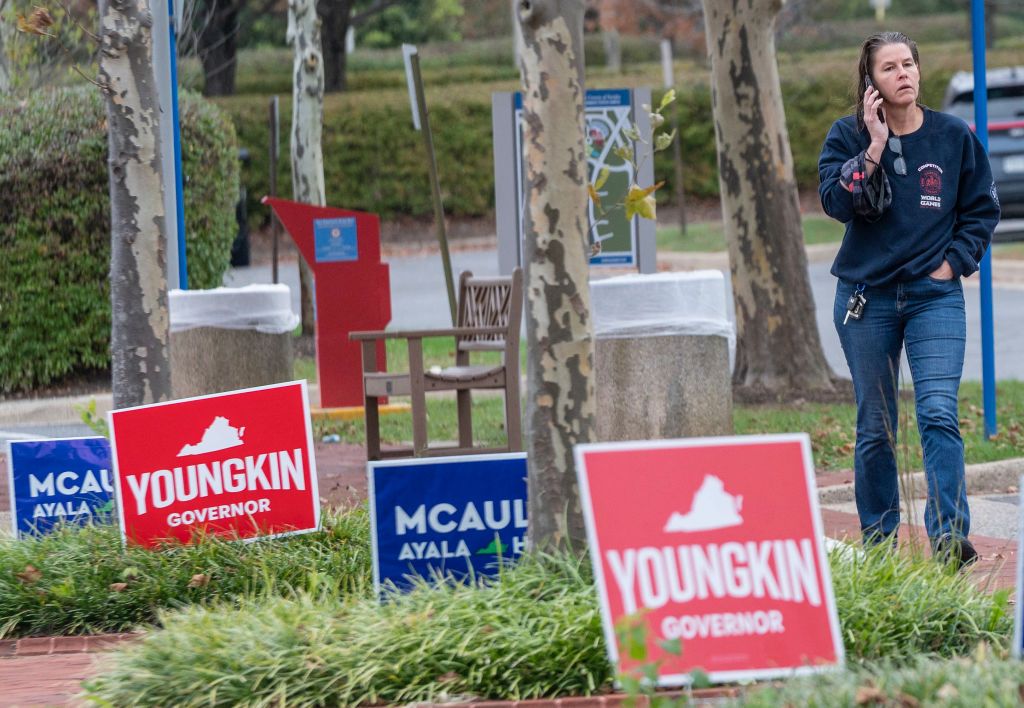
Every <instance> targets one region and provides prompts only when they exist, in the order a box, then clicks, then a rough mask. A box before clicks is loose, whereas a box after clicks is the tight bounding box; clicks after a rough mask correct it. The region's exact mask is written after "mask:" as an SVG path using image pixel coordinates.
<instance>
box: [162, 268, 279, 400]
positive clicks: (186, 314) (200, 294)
mask: <svg viewBox="0 0 1024 708" xmlns="http://www.w3.org/2000/svg"><path fill="white" fill-rule="evenodd" d="M169 301H170V316H171V328H170V329H171V341H170V350H171V388H172V390H173V393H174V397H175V398H188V397H191V396H201V395H204V394H209V393H220V392H221V391H234V390H237V389H242V388H252V387H255V386H265V385H268V384H273V383H280V382H283V381H291V380H292V379H294V378H295V376H294V372H293V360H292V330H294V329H295V327H296V326H297V325H298V322H299V319H298V317H297V316H296V315H295V314H294V313H292V311H291V300H290V291H289V289H288V286H287V285H249V286H246V287H244V288H216V289H214V290H172V291H171V292H170V294H169Z"/></svg>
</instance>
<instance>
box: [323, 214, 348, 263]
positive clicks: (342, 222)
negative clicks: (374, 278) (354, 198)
mask: <svg viewBox="0 0 1024 708" xmlns="http://www.w3.org/2000/svg"><path fill="white" fill-rule="evenodd" d="M313 241H314V243H315V244H316V262H317V263H336V262H338V261H356V260H359V241H358V239H357V237H356V219H355V217H354V216H344V217H341V218H337V219H314V220H313Z"/></svg>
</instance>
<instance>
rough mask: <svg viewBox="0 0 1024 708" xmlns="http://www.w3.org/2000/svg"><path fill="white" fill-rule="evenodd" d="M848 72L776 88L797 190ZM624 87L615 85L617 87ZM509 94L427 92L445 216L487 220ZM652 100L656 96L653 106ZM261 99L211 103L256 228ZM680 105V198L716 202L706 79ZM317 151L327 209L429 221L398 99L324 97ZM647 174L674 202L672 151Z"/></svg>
mask: <svg viewBox="0 0 1024 708" xmlns="http://www.w3.org/2000/svg"><path fill="white" fill-rule="evenodd" d="M852 66H853V62H852V61H847V62H845V63H844V70H838V71H829V72H819V73H818V74H817V75H813V76H808V77H804V78H792V79H787V80H784V81H783V85H782V91H783V100H784V104H785V109H786V120H787V125H788V128H789V137H790V142H791V145H792V150H793V158H794V164H795V168H796V177H797V182H798V184H799V186H800V188H801V189H812V190H813V189H816V188H817V184H818V174H817V161H818V153H819V151H820V150H821V144H822V142H823V141H824V139H825V134H826V133H827V132H828V129H829V126H830V125H831V123H832V121H833V120H835V119H836V118H838V117H840V116H842V115H844V114H845V112H846V110H847V109H848V107H849V106H850V105H851V99H850V98H849V89H850V84H851V82H852V80H853V76H852V73H851V72H852ZM949 76H950V72H949V71H948V70H937V71H934V72H932V73H930V74H928V75H926V77H925V79H924V85H923V95H924V99H925V101H926V102H927V103H928V104H929V105H932V106H936V107H937V106H939V104H940V103H941V97H942V93H943V91H944V90H945V86H946V83H947V82H948V80H949ZM595 83H597V84H598V85H603V86H613V85H615V84H616V80H615V79H610V78H607V77H602V78H601V80H600V81H599V82H595ZM627 83H628V82H627V80H621V84H623V85H626V84H627ZM650 83H652V82H647V85H650ZM516 89H517V84H516V83H512V82H507V81H506V82H496V83H478V84H473V83H466V84H458V85H448V86H442V87H430V86H428V90H427V93H428V96H427V98H428V101H429V106H430V120H431V125H432V127H433V132H434V146H435V152H436V154H437V161H438V170H439V172H440V177H441V186H442V190H443V194H444V203H445V209H446V211H447V213H448V214H450V215H451V216H456V217H464V216H485V215H487V214H489V213H491V211H492V210H493V208H494V167H493V155H492V147H491V93H492V92H493V91H512V90H516ZM658 98H659V96H655V101H657V100H658ZM267 100H268V99H267V97H266V96H259V95H244V96H234V97H230V98H225V99H220V100H219V101H218V103H219V105H220V106H221V107H223V108H224V110H225V111H226V112H227V113H229V114H230V115H231V117H232V119H233V120H234V121H235V126H236V128H237V130H238V136H239V142H240V143H241V144H242V145H244V146H246V147H248V148H249V149H250V152H251V154H252V158H253V160H252V163H251V164H250V165H249V167H248V168H247V169H246V170H245V172H244V174H243V177H242V178H243V180H244V181H245V183H246V186H247V188H248V193H249V199H250V203H249V213H250V214H251V215H253V218H254V219H259V218H265V215H266V209H265V208H263V207H260V206H259V204H258V200H259V198H260V197H261V196H263V195H264V194H266V192H267V188H268V174H269V170H268V163H267V141H268V138H267V134H268V133H267V119H266V116H267ZM280 105H281V145H280V154H281V156H282V159H281V160H280V162H279V164H278V168H279V170H278V191H279V193H280V195H281V196H285V197H287V196H289V195H290V193H291V173H290V166H289V160H288V144H289V126H290V124H291V100H290V97H289V96H287V95H282V96H281V104H280ZM678 106H679V112H680V125H681V130H680V139H681V140H682V148H683V161H684V165H685V168H684V175H685V176H684V182H685V188H686V192H687V194H691V195H695V196H699V197H717V196H718V169H717V151H716V147H715V132H714V123H713V120H712V114H711V92H710V89H709V87H708V84H707V81H706V79H704V80H703V81H701V82H692V83H689V84H688V85H686V86H684V87H683V88H682V89H681V91H680V93H679V99H678ZM323 149H324V174H325V180H326V186H327V201H328V203H329V204H331V205H334V206H339V207H347V208H352V209H362V210H366V211H372V212H375V213H378V214H380V215H381V216H382V217H383V218H384V219H394V218H396V217H400V216H414V217H427V216H429V215H430V214H431V213H432V206H431V202H430V182H429V179H428V173H427V165H426V159H425V152H424V149H423V144H422V139H421V138H420V136H419V134H418V133H416V132H414V131H413V129H412V124H411V120H410V113H409V102H408V95H407V93H406V92H405V91H404V90H401V89H398V90H378V91H374V92H351V93H345V94H333V95H329V96H328V97H327V99H326V101H325V105H324V140H323ZM655 174H656V177H657V179H658V180H666V187H665V188H664V189H661V190H659V192H658V197H659V201H662V202H663V203H670V202H671V200H673V199H674V185H673V183H672V182H673V176H674V171H673V167H672V151H671V150H666V151H664V152H661V153H659V154H658V156H657V159H656V161H655Z"/></svg>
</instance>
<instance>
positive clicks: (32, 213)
mask: <svg viewBox="0 0 1024 708" xmlns="http://www.w3.org/2000/svg"><path fill="white" fill-rule="evenodd" d="M181 134H182V152H183V154H182V161H183V167H184V175H185V184H184V189H185V193H184V199H185V204H186V213H185V226H186V234H187V244H186V254H187V258H188V264H189V279H190V285H191V286H192V287H199V288H204V287H205V288H209V287H216V286H217V285H219V284H220V282H221V278H222V277H223V274H224V272H225V271H226V269H227V267H228V261H229V259H230V252H231V242H232V240H233V238H234V234H235V232H236V226H235V212H234V205H235V202H236V201H237V199H238V159H237V147H236V139H235V132H234V128H233V126H232V125H231V123H230V121H228V120H227V119H226V118H225V116H224V115H223V112H222V111H220V109H218V108H217V107H216V106H214V105H212V104H210V103H207V102H206V101H204V100H203V99H201V98H199V97H198V96H195V95H191V94H183V95H182V98H181ZM0 213H3V214H4V215H5V218H4V220H3V222H2V224H0V251H2V253H3V258H0V288H2V293H0V332H3V337H0V391H4V392H7V391H12V390H18V389H31V388H33V387H35V386H39V385H45V384H47V383H50V382H51V381H54V380H56V379H59V378H60V377H62V376H65V375H67V374H69V373H73V372H81V371H86V370H90V369H103V368H106V367H107V366H109V362H110V295H109V292H110V291H109V287H108V274H109V271H110V198H109V184H108V176H107V138H106V111H105V108H104V105H103V101H102V99H101V97H100V95H99V93H98V91H96V90H95V89H93V88H86V89H60V90H56V91H54V92H49V93H48V92H37V93H36V94H34V95H33V96H32V97H31V98H29V99H27V100H26V101H24V102H14V101H10V100H8V101H4V102H0Z"/></svg>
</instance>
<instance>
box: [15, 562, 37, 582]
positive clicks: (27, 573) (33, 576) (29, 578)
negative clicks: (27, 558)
mask: <svg viewBox="0 0 1024 708" xmlns="http://www.w3.org/2000/svg"><path fill="white" fill-rule="evenodd" d="M14 577H16V578H17V579H18V580H20V581H21V582H23V583H24V584H25V585H31V584H32V583H38V582H39V581H40V580H42V579H43V573H42V571H40V570H38V569H37V568H36V567H35V566H34V565H26V566H25V570H23V571H21V572H20V573H15V574H14Z"/></svg>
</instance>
